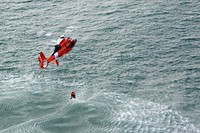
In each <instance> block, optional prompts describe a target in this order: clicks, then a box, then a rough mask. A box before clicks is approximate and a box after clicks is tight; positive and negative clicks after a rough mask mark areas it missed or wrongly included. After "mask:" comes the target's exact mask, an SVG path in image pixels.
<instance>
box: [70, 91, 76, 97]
mask: <svg viewBox="0 0 200 133" xmlns="http://www.w3.org/2000/svg"><path fill="white" fill-rule="evenodd" d="M70 94H71V98H70V99H72V98H76V94H75V92H74V91H72V92H71V93H70Z"/></svg>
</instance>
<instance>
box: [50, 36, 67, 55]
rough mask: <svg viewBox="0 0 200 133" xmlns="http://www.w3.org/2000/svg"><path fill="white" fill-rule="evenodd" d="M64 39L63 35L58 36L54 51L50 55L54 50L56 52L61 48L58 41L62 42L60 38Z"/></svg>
mask: <svg viewBox="0 0 200 133" xmlns="http://www.w3.org/2000/svg"><path fill="white" fill-rule="evenodd" d="M63 39H65V36H64V35H61V36H59V38H58V40H57V42H56V45H55V49H54V52H53V54H52V55H54V54H55V53H56V52H58V50H60V49H61V45H60V42H62V40H63Z"/></svg>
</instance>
